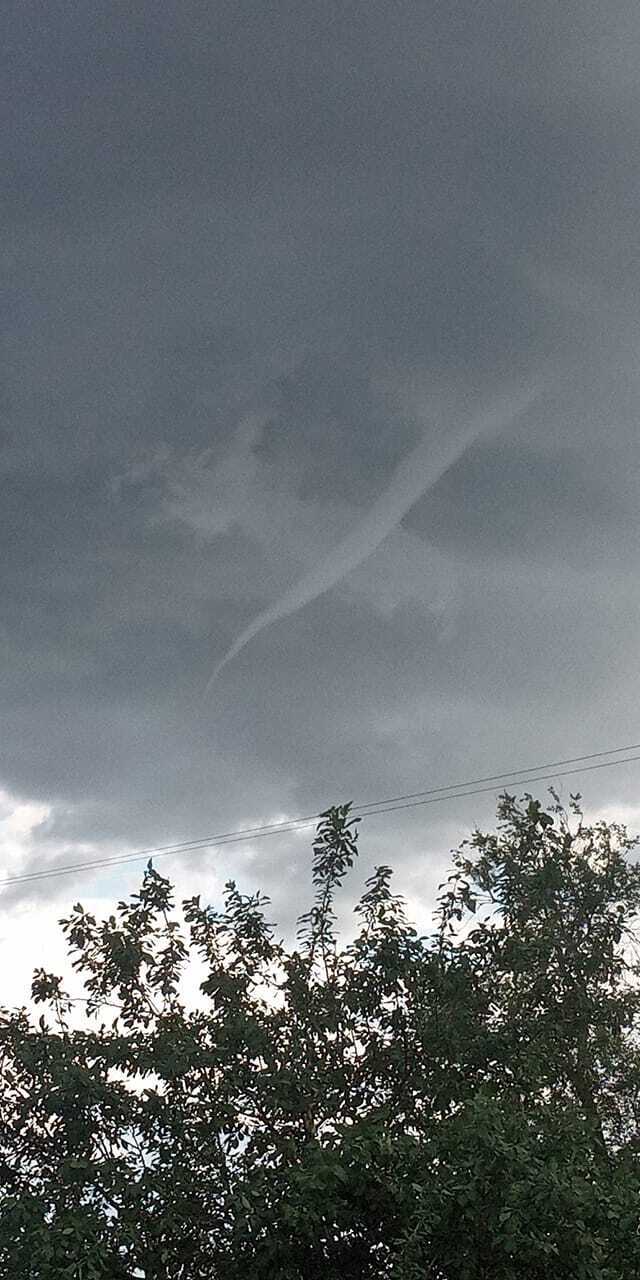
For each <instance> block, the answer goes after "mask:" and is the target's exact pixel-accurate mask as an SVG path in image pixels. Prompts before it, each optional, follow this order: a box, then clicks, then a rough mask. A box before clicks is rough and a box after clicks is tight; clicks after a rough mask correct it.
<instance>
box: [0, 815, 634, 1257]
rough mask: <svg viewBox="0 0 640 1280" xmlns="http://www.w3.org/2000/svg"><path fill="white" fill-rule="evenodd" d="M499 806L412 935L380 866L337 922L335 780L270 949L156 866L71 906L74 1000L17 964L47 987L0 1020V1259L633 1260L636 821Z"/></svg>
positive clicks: (352, 833)
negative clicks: (39, 1007)
mask: <svg viewBox="0 0 640 1280" xmlns="http://www.w3.org/2000/svg"><path fill="white" fill-rule="evenodd" d="M498 817H499V821H498V824H497V828H496V831H495V832H494V833H491V834H482V833H480V832H476V833H474V835H473V836H472V837H471V838H470V840H469V841H467V842H465V843H464V844H463V846H462V847H461V849H460V850H459V851H458V853H457V854H455V855H454V862H453V870H452V874H451V876H450V878H449V880H448V881H447V882H446V884H445V885H443V886H442V891H441V897H440V899H439V904H438V912H437V917H436V923H435V925H434V932H433V935H432V936H429V937H418V936H417V934H416V932H415V930H413V929H412V928H411V927H410V926H409V925H408V923H407V921H406V919H405V915H404V910H403V904H402V901H401V899H400V898H399V897H398V896H396V895H395V894H394V893H393V892H392V888H391V872H390V870H389V868H388V867H379V868H378V869H377V870H376V871H375V873H374V874H373V875H372V877H371V878H370V880H369V881H368V882H367V886H366V891H365V893H364V896H363V897H362V899H361V901H360V902H359V904H358V906H357V908H356V911H357V916H358V922H359V923H358V928H357V936H356V937H355V940H354V941H353V942H351V943H349V944H348V945H343V946H340V945H339V943H338V941H337V939H336V936H335V916H334V895H335V893H336V890H337V889H338V887H339V885H340V883H341V882H342V880H343V879H344V877H345V875H346V874H347V872H348V870H349V868H350V867H351V866H352V864H353V861H354V858H355V856H356V825H355V821H354V820H353V818H352V817H351V815H350V812H349V808H348V806H344V807H339V808H336V809H332V810H330V811H328V812H327V814H326V815H324V817H323V819H322V821H321V823H320V826H319V828H318V831H317V835H316V840H315V844H314V848H313V881H314V886H315V899H314V902H313V906H312V908H311V910H310V911H309V912H308V914H306V915H305V916H303V917H302V919H301V920H300V931H299V935H298V942H297V945H296V946H295V947H294V948H292V949H291V948H287V947H285V946H284V944H283V943H281V942H279V941H278V940H277V938H276V936H275V934H274V932H273V929H272V927H271V926H270V925H269V924H268V923H267V921H266V919H265V916H264V908H265V903H266V900H265V899H263V898H261V896H260V895H259V894H257V895H255V896H244V895H242V894H241V893H240V892H239V891H238V889H237V887H236V885H235V884H233V883H230V884H229V885H228V886H227V890H226V900H225V903H224V907H223V909H221V910H214V909H212V908H210V907H208V906H203V905H202V904H201V902H200V900H199V899H198V898H194V899H192V900H190V901H187V902H185V903H183V917H182V920H180V921H178V920H176V919H175V918H174V908H173V899H172V889H171V886H170V884H169V883H168V881H167V880H165V879H163V878H162V877H161V876H160V875H159V874H158V873H157V872H156V871H155V870H154V869H153V868H152V867H151V866H150V867H149V868H148V869H147V871H146V874H145V876H144V880H143V883H142V887H141V889H140V892H139V893H138V894H137V895H134V897H133V898H132V899H131V900H130V901H128V902H121V903H119V904H118V907H117V910H116V912H115V913H114V915H112V916H110V917H109V918H108V919H106V920H104V921H98V920H96V919H95V918H94V917H93V916H92V915H90V914H87V913H86V912H85V911H84V910H83V908H82V907H81V906H80V905H78V906H76V907H75V908H74V909H73V912H72V913H71V915H70V916H69V918H68V919H66V920H64V921H63V922H62V926H63V929H64V932H65V934H66V938H67V940H68V944H69V948H70V951H71V953H72V956H73V962H74V965H75V968H76V970H77V971H78V972H79V974H81V975H82V978H83V981H84V987H85V993H86V998H87V1009H88V1012H89V1014H90V1015H91V1020H89V1021H88V1022H87V1023H86V1025H85V1026H83V1028H82V1029H77V1028H75V1029H74V1027H73V1026H72V1025H71V1022H70V1007H71V1006H70V1002H69V1000H68V998H67V996H66V995H65V993H64V991H63V989H62V984H61V982H60V980H59V979H58V978H55V977H53V976H51V975H48V974H46V973H44V972H42V971H39V972H37V973H36V975H35V978H34V983H33V996H34V998H35V1000H36V1001H39V1002H42V1003H43V1004H44V1006H45V1009H46V1013H45V1014H43V1016H42V1017H41V1018H40V1019H39V1020H37V1021H35V1022H34V1021H33V1020H32V1018H31V1016H30V1015H29V1014H28V1012H27V1010H25V1009H23V1010H19V1011H12V1012H10V1011H5V1014H4V1021H3V1025H2V1028H1V1030H0V1052H1V1055H2V1056H1V1065H0V1073H1V1090H2V1092H1V1097H0V1270H1V1273H2V1274H3V1275H7V1276H9V1275H10V1276H11V1277H14V1278H15V1280H26V1278H27V1277H29V1278H30V1280H53V1277H55V1278H56V1280H60V1278H61V1277H69V1278H71V1277H73V1278H74V1280H98V1278H99V1277H102V1278H103V1277H109V1280H133V1278H134V1277H140V1276H144V1277H145V1280H161V1278H162V1280H246V1277H252V1278H253V1280H274V1278H275V1280H278V1278H281V1280H314V1278H315V1277H317V1278H318V1280H320V1278H322V1280H356V1277H357V1280H367V1278H371V1280H374V1277H378V1278H382V1277H389V1278H394V1280H423V1278H431V1280H485V1278H486V1280H489V1278H490V1280H516V1278H518V1280H520V1277H523V1276H527V1277H528V1278H529V1280H543V1277H544V1278H545V1280H546V1278H547V1277H550V1276H553V1277H554V1278H555V1280H569V1278H572V1280H573V1278H575V1280H596V1278H597V1280H627V1277H628V1278H629V1280H631V1277H634V1278H635V1277H637V1276H638V1275H640V1234H639V1227H640V1213H639V1205H640V1200H639V1193H640V1146H639V1142H638V1135H639V1134H640V1128H639V1120H640V1054H639V1051H638V1040H637V1029H638V1024H639V1015H640V995H639V991H638V986H637V977H638V969H637V966H636V962H635V954H634V948H635V938H634V934H633V928H634V925H635V920H636V917H637V914H638V911H639V909H640V868H639V867H638V866H637V865H635V864H633V863H632V862H631V861H630V859H629V852H630V850H631V849H632V847H633V844H634V842H633V841H632V840H630V839H629V838H628V837H627V835H626V833H625V831H624V829H622V828H620V827H618V826H615V825H611V824H599V825H596V826H588V825H586V824H585V823H584V820H583V818H582V816H581V814H580V811H579V808H578V805H577V802H572V804H571V806H570V811H569V813H568V814H567V813H565V811H564V810H563V809H562V808H561V807H560V805H559V803H558V802H557V799H556V798H555V797H553V801H552V803H551V804H550V805H549V806H548V808H547V809H545V808H543V807H542V806H541V804H540V803H539V802H537V801H535V800H533V799H532V798H531V797H529V796H525V798H524V800H523V801H522V802H519V803H518V802H516V800H515V798H514V797H511V796H504V797H503V798H502V799H501V802H500V807H499V814H498ZM191 958H197V959H198V961H199V962H200V963H201V964H202V966H203V972H204V977H203V980H202V985H201V992H202V1000H201V1002H200V1006H199V1007H198V1008H197V1010H196V1011H193V1010H192V1009H190V1008H186V1007H185V1006H184V1004H183V1003H181V999H180V994H179V991H180V981H181V976H182V974H183V971H184V968H185V966H186V965H187V964H188V963H189V961H190V959H191ZM113 1006H116V1008H115V1010H114V1008H113Z"/></svg>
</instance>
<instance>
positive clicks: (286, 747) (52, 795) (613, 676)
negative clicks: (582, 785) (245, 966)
mask: <svg viewBox="0 0 640 1280" xmlns="http://www.w3.org/2000/svg"><path fill="white" fill-rule="evenodd" d="M2 24H3V33H2V59H3V79H2V84H3V88H2V94H3V119H4V122H5V124H4V129H3V133H2V152H1V154H0V163H1V164H2V169H3V175H4V188H5V200H4V205H3V211H2V214H1V219H2V241H3V270H4V280H5V288H6V292H5V298H6V303H5V318H4V325H3V352H4V374H3V384H2V394H1V395H0V474H1V487H2V493H1V495H0V497H1V502H0V537H1V540H2V549H3V556H2V626H1V627H0V653H1V655H2V686H1V687H2V701H3V711H2V754H1V757H0V784H2V785H4V786H5V787H7V788H9V789H10V790H11V791H12V792H13V793H15V794H16V795H19V796H23V797H27V798H33V799H34V800H38V801H43V800H44V801H45V802H47V803H48V804H50V805H51V806H52V813H51V816H50V818H49V820H48V822H47V823H46V824H45V826H44V827H43V828H42V829H41V830H40V832H39V835H38V837H37V840H36V842H35V846H34V852H33V859H34V864H38V863H39V862H41V861H42V858H43V857H48V856H51V857H53V858H57V859H58V860H60V859H61V858H64V857H66V856H67V855H66V854H65V849H66V848H67V846H68V848H69V849H71V850H72V851H73V847H74V842H78V841H80V842H82V841H85V842H86V841H93V842H94V843H95V844H97V845H98V846H101V845H102V844H104V845H105V847H106V844H107V843H108V842H109V841H112V842H113V841H115V842H119V843H120V844H121V845H122V847H125V846H127V845H131V844H136V843H138V844H140V843H145V844H146V843H151V842H153V841H155V840H159V841H160V842H163V841H164V840H165V839H172V838H176V839H177V838H180V837H183V836H185V837H186V836H190V835H193V834H198V832H199V831H200V830H202V829H209V828H210V827H211V826H212V825H213V826H214V827H218V826H222V827H227V828H228V827H232V826H234V825H237V824H238V823H240V824H241V825H244V823H245V822H247V821H251V820H252V819H253V818H255V817H257V818H258V819H259V818H260V817H268V816H269V815H272V814H273V813H281V812H283V811H286V812H296V811H307V810H308V808H309V805H310V804H311V806H312V807H313V805H314V804H316V803H317V804H322V803H328V802H329V801H330V800H331V799H333V798H342V797H343V796H344V792H345V790H346V791H347V792H348V793H350V794H355V795H356V796H358V797H362V796H364V797H365V798H367V797H370V796H374V795H376V794H383V793H384V794H386V793H391V794H393V793H394V792H395V791H402V790H405V789H409V790H413V789H415V788H416V787H417V786H420V785H421V784H422V783H424V785H428V784H429V781H430V780H432V779H433V778H434V777H435V780H436V782H442V781H447V780H448V779H449V778H450V777H451V776H461V777H464V776H465V775H467V776H468V775H470V774H475V773H478V772H479V773H484V772H492V771H493V767H494V766H496V767H497V768H500V767H501V766H502V765H503V764H504V763H505V761H506V762H507V763H508V762H509V760H511V761H514V762H516V763H519V762H520V761H521V760H523V759H524V761H525V763H526V759H527V758H531V759H532V760H535V759H537V758H545V757H555V756H557V755H563V754H571V753H572V752H573V750H574V748H575V750H576V752H578V751H580V750H581V749H585V750H586V749H588V748H589V747H590V746H591V745H592V744H593V743H595V744H596V745H600V744H601V743H602V742H603V741H604V744H605V745H607V743H609V742H613V743H615V742H617V741H622V740H624V739H625V738H626V737H627V736H628V735H629V736H630V737H633V736H634V731H633V724H632V721H633V706H634V700H633V696H632V691H633V689H634V688H635V686H636V683H637V678H636V675H635V665H636V662H635V655H636V651H637V625H638V609H637V587H636V565H637V553H638V520H637V508H638V493H637V488H638V486H637V476H638V461H639V459H638V452H639V448H638V432H637V416H638V401H639V396H638V374H637V348H638V335H639V334H640V317H639V315H638V305H637V296H638V284H639V283H640V281H639V280H638V263H639V262H640V256H639V255H638V243H637V230H636V225H637V211H638V194H639V193H638V177H637V175H638V172H639V171H640V170H639V167H638V160H639V159H640V156H639V148H638V128H637V121H638V108H639V106H640V101H639V99H640V85H639V83H638V82H639V77H638V74H637V70H636V66H635V62H634V59H633V58H632V57H631V56H630V54H629V49H631V48H634V47H637V38H638V35H639V34H640V20H639V19H638V14H637V8H636V6H635V5H631V4H627V3H621V4H613V5H612V6H611V7H608V8H607V11H606V13H605V12H604V10H603V9H602V7H601V6H600V5H597V4H596V3H595V2H594V3H588V4H584V3H581V4H580V5H578V4H573V3H568V4H566V5H563V6H560V7H559V6H558V5H556V4H551V3H547V0H538V3H534V4H524V3H522V4H520V3H515V4H514V3H506V0H501V2H500V3H499V2H498V0H492V2H491V3H489V4H485V5H478V4H475V3H471V0H469V2H468V3H462V4H458V5H455V6H452V5H451V4H440V3H434V4H429V5H425V4H417V3H411V4H410V3H400V4H394V5H390V4H387V3H385V4H382V3H376V2H375V0H369V2H368V3H367V4H361V5H360V4H359V5H350V6H345V5H344V4H338V3H336V4H323V5H320V6H318V5H312V4H300V3H298V4H293V3H291V4H289V3H286V4H278V5H264V4H261V5H258V4H248V3H239V4H234V5H231V6H230V5H222V4H204V3H195V2H189V3H181V4H175V5H174V4H168V5H167V4H165V5H161V6H157V5H156V6H151V5H149V4H139V5H137V6H135V8H132V7H131V6H128V5H124V4H116V3H113V4H110V5H106V6H105V5H103V4H93V3H83V4H80V3H75V4H62V3H57V2H53V3H50V4H47V6H46V7H43V6H41V5H36V4H32V3H26V4H25V3H21V4H13V3H10V4H7V5H5V8H4V11H3V17H2ZM538 377H542V378H544V379H545V391H544V394H543V395H542V396H541V400H540V403H539V405H538V406H537V407H536V410H535V412H532V413H530V414H527V415H525V417H524V419H523V420H522V421H520V422H518V423H514V424H512V425H509V424H505V426H504V427H503V429H502V430H501V431H500V433H499V434H498V435H497V437H493V438H490V439H489V438H488V439H486V440H483V441H478V442H477V444H476V445H474V446H473V447H472V448H470V449H469V450H468V451H467V452H466V453H465V454H464V456H461V457H460V459H459V460H458V461H457V462H456V464H455V466H452V468H451V469H450V470H449V471H448V472H447V473H446V474H445V475H443V477H442V478H441V479H440V480H439V481H438V483H437V484H436V485H435V486H434V488H433V489H432V490H431V491H430V492H429V493H428V495H426V497H425V498H424V499H423V500H422V501H420V502H418V503H417V505H416V506H415V507H414V509H413V510H412V511H411V512H410V513H408V514H406V515H405V517H404V519H403V521H402V523H401V525H400V527H399V528H397V529H395V531H394V532H393V533H392V534H391V535H390V536H389V538H388V539H387V540H386V541H385V542H384V543H383V544H382V545H381V546H380V547H379V548H378V550H377V551H376V553H375V555H374V556H372V557H371V559H370V560H368V561H367V563H366V564H363V565H361V566H360V567H359V568H357V569H356V570H355V571H354V572H353V573H351V574H349V575H348V576H347V577H346V578H345V579H344V581H342V582H341V583H340V585H336V587H335V588H334V589H333V590H332V591H330V592H328V593H327V594H326V595H325V596H324V597H323V598H322V599H321V600H315V601H313V602H311V603H310V604H309V605H308V608H307V609H306V610H305V611H304V612H303V613H300V614H297V615H296V616H295V617H292V618H290V619H288V620H285V621H281V622H280V623H279V624H278V626H276V627H274V628H273V629H271V630H270V632H269V633H265V634H264V635H261V636H260V637H256V640H255V642H254V644H253V645H252V647H251V649H250V650H248V651H247V652H246V653H244V654H241V655H240V654H239V655H238V659H237V663H236V664H234V665H233V666H231V667H229V668H228V669H225V671H224V673H222V675H221V678H220V681H219V682H218V684H217V686H216V700H215V706H214V707H213V708H207V709H204V708H203V707H202V705H201V691H202V688H203V685H204V683H205V681H206V679H207V676H208V674H209V672H210V669H211V664H212V662H215V660H216V657H222V655H223V654H224V653H225V651H226V650H227V649H228V647H229V646H230V644H232V642H233V639H234V637H235V636H237V635H238V634H239V633H240V632H241V631H242V630H243V628H244V627H245V626H247V625H248V624H249V622H250V620H251V619H252V618H253V617H255V615H256V614H257V613H259V612H260V611H262V610H268V609H269V608H270V606H271V605H272V604H273V602H274V600H276V599H277V598H278V597H279V596H280V595H282V594H284V593H286V591H287V590H288V589H289V588H290V586H291V584H292V582H294V581H296V580H297V579H298V578H300V577H303V576H304V575H305V574H309V573H313V572H314V570H315V566H316V565H317V564H318V563H319V562H320V560H321V558H322V557H329V558H330V557H331V556H332V555H333V553H334V551H335V548H336V547H337V546H339V544H340V541H341V539H344V538H347V537H349V536H350V533H351V531H352V530H353V529H354V528H356V527H357V525H358V522H359V521H362V520H365V519H366V518H367V512H368V511H370V509H371V506H372V504H373V503H374V502H375V501H376V499H377V496H378V495H379V494H380V493H381V492H383V491H384V489H385V486H386V485H387V484H388V483H389V479H390V477H391V475H392V474H393V472H394V468H395V467H396V466H397V465H398V464H399V462H400V460H401V458H402V457H404V456H405V455H407V454H408V453H409V452H410V450H411V449H412V448H413V447H414V446H415V445H416V443H417V441H418V440H419V439H420V438H422V437H423V436H424V433H425V432H427V439H429V434H428V433H431V434H432V439H433V442H434V445H436V444H438V443H440V444H442V442H443V439H444V438H445V436H446V431H447V430H448V428H447V426H446V424H447V422H449V423H451V422H452V421H457V418H456V415H457V414H458V413H461V412H462V409H463V407H464V406H467V407H468V406H469V405H471V406H473V405H476V404H479V403H481V402H482V401H483V399H485V398H487V397H490V396H491V395H492V394H493V393H494V392H495V391H496V389H497V388H499V387H500V386H501V385H503V383H504V382H505V381H510V382H511V383H513V384H518V383H524V382H526V381H527V380H528V379H530V378H538ZM605 739H606V741H605ZM592 776H593V775H592ZM596 776H597V775H596ZM616 785H617V787H618V789H617V790H615V787H614V783H613V775H611V777H610V778H609V779H608V780H607V782H606V783H604V782H599V783H598V784H597V787H599V788H600V791H598V794H602V795H603V796H605V795H611V794H615V795H620V796H628V795H629V794H630V788H631V786H632V779H631V778H630V776H629V775H627V774H625V775H624V776H622V775H621V776H620V782H619V784H616ZM593 787H594V789H597V788H596V782H595V780H594V783H593ZM487 803H489V802H487ZM461 812H462V811H461ZM464 813H465V814H466V810H465V811H464ZM395 821H396V822H398V821H399V819H396V820H395ZM404 821H406V827H404V828H403V830H404V831H405V833H406V847H405V852H404V855H403V856H404V857H405V858H406V859H407V866H408V865H409V864H410V862H411V857H412V856H413V854H414V853H415V850H416V849H417V848H419V847H420V835H419V831H418V828H417V826H416V823H417V821H418V819H417V818H416V819H415V820H413V819H412V820H410V819H409V817H407V818H406V819H405V820H404ZM445 825H446V824H445ZM441 826H442V824H441ZM440 829H441V828H440V827H438V830H440ZM442 830H444V827H443V826H442ZM372 840H373V845H374V847H375V848H376V849H378V848H380V849H381V848H382V843H383V841H382V837H380V838H379V840H378V837H373V836H372ZM434 840H435V844H437V839H435V837H434ZM431 847H435V846H431ZM412 851H413V852H412ZM296 856H297V855H296ZM385 858H386V860H388V861H392V860H393V853H392V851H391V852H389V851H388V850H387V851H386V853H385ZM260 865H262V864H260ZM269 866H273V870H272V871H269V870H268V868H269ZM265 875H266V876H267V879H268V878H269V876H271V877H272V880H273V884H274V885H275V884H277V882H278V875H277V870H276V863H273V864H271V863H268V861H265ZM59 889H60V891H61V892H63V891H64V889H65V884H64V882H60V884H59ZM41 892H44V890H41ZM47 892H48V891H47ZM56 892H57V888H56Z"/></svg>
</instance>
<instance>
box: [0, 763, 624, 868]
mask: <svg viewBox="0 0 640 1280" xmlns="http://www.w3.org/2000/svg"><path fill="white" fill-rule="evenodd" d="M638 749H640V743H633V744H630V745H629V746H626V747H612V748H610V750H608V751H593V752H591V753H589V754H588V755H583V756H570V757H568V758H567V759H565V760H556V761H549V762H547V763H546V764H539V765H530V766H529V768H523V769H512V770H510V771H509V772H506V773H494V774H489V775H488V776H487V777H484V778H472V779H469V780H468V781H467V782H452V783H449V784H448V786H440V787H431V788H430V789H429V790H425V791H414V792H408V793H406V794H404V795H399V796H390V797H387V798H386V799H384V800H370V801H363V802H360V803H358V804H354V805H352V809H351V812H352V813H353V814H354V815H356V816H360V817H370V818H373V817H376V815H377V814H379V813H393V812H395V811H396V810H398V809H415V808H419V807H422V806H424V805H428V804H438V803H442V802H443V801H445V800H456V799H464V798H466V797H468V796H477V795H487V794H489V793H493V794H495V793H496V791H497V790H498V788H496V787H493V786H477V785H476V784H479V783H486V782H500V781H504V780H508V779H511V780H513V781H514V782H516V781H517V783H518V786H525V785H527V784H528V783H532V782H546V781H549V780H550V779H553V778H562V777H569V776H571V775H575V774H577V773H590V772H592V771H593V770H596V769H607V768H612V767H613V766H615V765H620V764H631V763H633V762H634V761H638V760H640V755H632V756H629V755H626V756H624V758H622V759H618V760H604V759H603V757H604V756H611V755H621V754H622V753H623V752H629V751H634V750H638ZM588 760H599V761H600V763H598V764H590V765H589V764H584V763H583V762H584V761H588ZM565 764H576V765H578V766H579V767H578V768H573V769H564V768H561V767H560V766H562V765H565ZM542 769H552V770H553V772H552V773H540V772H539V771H540V770H542ZM523 774H536V775H537V776H535V777H530V776H529V777H522V775H523ZM461 788H465V789H464V790H461ZM501 789H502V788H500V790H501ZM321 816H322V815H321V814H320V813H314V814H308V815H307V816H305V817H300V818H291V819H289V820H287V821H284V822H272V823H266V824H263V825H262V826H257V827H244V828H240V829H238V830H235V831H226V832H221V833H219V834H216V835H205V836H200V837H199V838H198V839H194V840H185V841H181V842H180V843H176V844H166V845H155V846H153V847H150V848H148V849H139V850H138V851H137V852H136V853H132V854H119V855H115V856H113V857H105V858H92V859H85V860H84V861H83V862H74V863H68V864H66V865H64V866H62V867H54V868H50V869H48V870H42V871H32V872H24V873H22V874H20V875H15V876H6V877H4V878H3V879H1V880H0V887H2V886H3V885H12V884H25V883H31V882H33V881H38V880H47V879H50V878H53V877H55V876H63V875H70V874H72V873H73V872H74V871H90V870H103V869H106V868H109V867H117V866H124V865H126V864H129V863H132V862H139V861H141V860H142V859H143V858H149V857H152V856H153V857H166V856H168V855H169V854H180V853H197V852H200V851H204V850H207V849H211V848H215V847H218V846H220V847H223V846H224V845H227V844H238V843H242V842H244V841H246V840H251V839H255V840H258V839H263V838H264V837H266V836H271V835H286V834H288V833H290V832H293V831H298V830H301V829H302V828H304V827H306V826H309V825H310V824H311V823H315V822H317V821H318V819H319V818H320V817H321Z"/></svg>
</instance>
